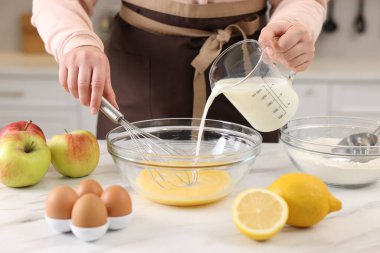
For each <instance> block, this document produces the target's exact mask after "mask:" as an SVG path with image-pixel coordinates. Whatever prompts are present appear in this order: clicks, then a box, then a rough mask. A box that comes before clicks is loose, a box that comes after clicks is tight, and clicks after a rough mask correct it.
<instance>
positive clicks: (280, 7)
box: [269, 0, 328, 41]
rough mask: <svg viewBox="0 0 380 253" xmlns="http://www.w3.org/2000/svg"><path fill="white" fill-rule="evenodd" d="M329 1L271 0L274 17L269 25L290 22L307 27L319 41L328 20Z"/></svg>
mask: <svg viewBox="0 0 380 253" xmlns="http://www.w3.org/2000/svg"><path fill="white" fill-rule="evenodd" d="M327 1H328V0H271V1H270V2H271V4H272V11H273V12H272V15H271V18H270V20H269V23H274V22H289V23H299V24H303V25H305V27H307V28H308V29H309V32H310V35H311V36H312V38H313V39H314V41H315V40H317V38H318V35H319V33H320V32H321V29H322V25H323V21H324V20H325V18H326V8H327V7H326V5H327Z"/></svg>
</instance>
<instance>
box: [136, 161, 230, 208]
mask: <svg viewBox="0 0 380 253" xmlns="http://www.w3.org/2000/svg"><path fill="white" fill-rule="evenodd" d="M181 165H182V166H183V164H181ZM208 166H210V165H209V164H208ZM193 173H197V180H196V181H195V182H194V184H191V185H186V184H185V183H184V181H186V182H190V181H191V180H192V177H193ZM231 185H232V184H231V180H230V175H229V174H228V172H226V171H223V170H216V169H211V168H210V169H204V168H203V169H201V170H180V169H178V170H176V169H170V170H167V169H166V170H163V169H144V170H142V171H141V172H140V173H139V175H138V176H137V178H136V187H137V189H138V191H139V192H140V193H141V194H142V195H144V196H145V197H146V198H149V199H151V200H153V201H155V202H158V203H161V204H165V205H173V206H196V205H203V204H208V203H211V202H214V201H217V200H219V199H221V198H223V197H225V196H226V195H227V194H228V193H229V192H230V190H231Z"/></svg>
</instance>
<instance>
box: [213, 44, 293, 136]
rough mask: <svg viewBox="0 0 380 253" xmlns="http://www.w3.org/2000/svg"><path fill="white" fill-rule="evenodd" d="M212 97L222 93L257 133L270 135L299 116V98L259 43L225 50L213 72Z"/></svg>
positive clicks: (289, 78) (236, 45)
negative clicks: (295, 116) (296, 115)
mask: <svg viewBox="0 0 380 253" xmlns="http://www.w3.org/2000/svg"><path fill="white" fill-rule="evenodd" d="M209 78H210V85H211V89H212V92H213V95H217V94H220V93H223V94H224V95H225V96H226V97H227V98H228V100H230V102H231V103H232V104H233V105H234V106H235V107H236V109H237V110H238V111H239V112H240V113H241V114H242V115H243V116H244V117H245V118H246V119H247V121H248V122H249V123H250V124H251V125H252V127H254V128H255V129H257V130H259V131H261V132H270V131H274V130H277V129H279V128H280V127H282V126H283V125H285V124H286V123H287V122H288V121H289V120H290V119H291V118H292V117H293V116H294V114H295V113H296V111H297V108H298V95H297V93H296V92H295V91H294V89H293V87H292V77H285V76H284V75H283V74H282V73H281V72H280V70H279V69H278V68H277V67H276V66H275V65H274V64H273V62H271V61H270V60H269V58H268V57H267V56H266V54H265V53H264V52H263V50H262V49H261V48H260V45H259V43H258V42H257V41H256V40H252V39H248V40H242V41H240V42H237V43H235V44H233V45H232V46H230V47H228V48H227V49H226V50H224V51H223V52H222V53H221V54H220V55H219V56H218V57H217V58H216V59H215V61H214V63H213V64H212V66H211V69H210V75H209Z"/></svg>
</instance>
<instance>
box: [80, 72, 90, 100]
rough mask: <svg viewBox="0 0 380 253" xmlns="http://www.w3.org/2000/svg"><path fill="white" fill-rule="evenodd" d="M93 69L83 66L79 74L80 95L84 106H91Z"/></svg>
mask: <svg viewBox="0 0 380 253" xmlns="http://www.w3.org/2000/svg"><path fill="white" fill-rule="evenodd" d="M91 73H92V70H91V67H90V66H86V65H83V66H81V67H80V68H79V74H78V95H79V101H80V102H81V104H82V105H89V104H90V98H91V84H90V82H91Z"/></svg>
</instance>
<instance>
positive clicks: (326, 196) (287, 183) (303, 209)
mask: <svg viewBox="0 0 380 253" xmlns="http://www.w3.org/2000/svg"><path fill="white" fill-rule="evenodd" d="M268 189H269V190H271V191H273V192H274V193H277V194H278V195H280V196H281V197H283V198H284V199H285V201H286V203H287V204H288V207H289V217H288V220H287V222H286V223H287V224H288V225H291V226H295V227H310V226H313V225H314V224H317V223H318V222H320V221H321V220H323V218H325V217H326V215H327V214H329V213H331V212H334V211H338V210H340V209H342V203H341V202H340V200H338V199H337V198H335V197H334V196H333V195H332V194H331V193H330V192H329V191H328V188H327V186H326V185H325V183H323V182H322V180H320V179H319V178H317V177H315V176H312V175H308V174H304V173H290V174H286V175H283V176H281V177H279V178H278V179H277V180H275V181H274V182H273V183H272V185H271V186H269V187H268Z"/></svg>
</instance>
